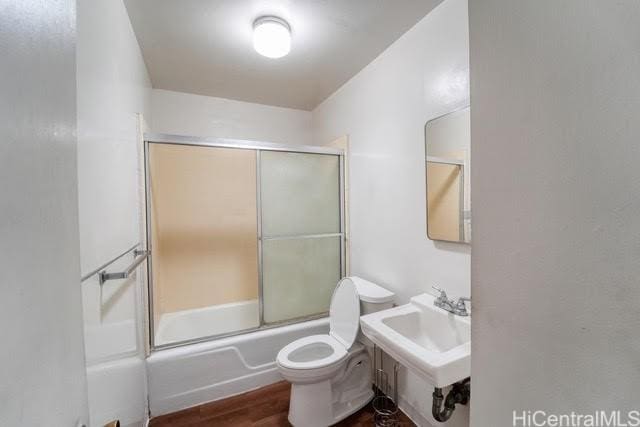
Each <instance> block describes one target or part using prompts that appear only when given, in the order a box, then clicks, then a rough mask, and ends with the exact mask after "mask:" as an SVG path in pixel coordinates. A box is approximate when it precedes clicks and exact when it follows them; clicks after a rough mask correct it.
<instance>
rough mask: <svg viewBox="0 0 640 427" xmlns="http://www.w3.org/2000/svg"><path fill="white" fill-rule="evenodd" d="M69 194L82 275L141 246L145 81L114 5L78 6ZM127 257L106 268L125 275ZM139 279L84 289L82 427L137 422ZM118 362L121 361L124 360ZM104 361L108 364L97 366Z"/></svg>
mask: <svg viewBox="0 0 640 427" xmlns="http://www.w3.org/2000/svg"><path fill="white" fill-rule="evenodd" d="M77 8H78V16H77V22H78V46H77V50H78V52H77V53H78V64H77V73H78V75H77V88H78V187H79V209H80V249H81V261H82V273H83V275H84V274H87V273H89V272H91V271H92V270H94V269H96V268H97V267H99V266H100V265H102V264H104V263H105V262H107V261H109V260H111V259H113V258H114V257H116V256H117V255H119V254H121V253H122V252H124V251H126V250H127V249H129V248H130V247H131V246H133V245H134V244H135V243H137V242H139V241H140V225H139V211H140V209H139V201H140V200H139V199H140V197H139V194H140V192H139V186H138V183H139V181H138V178H139V175H138V167H139V163H138V161H139V156H138V118H137V113H142V114H143V115H144V116H145V117H146V119H147V120H149V115H150V98H151V83H150V80H149V77H148V75H147V70H146V67H145V64H144V61H143V59H142V55H141V52H140V49H139V47H138V43H137V41H136V38H135V34H134V32H133V29H132V28H131V24H130V22H129V17H128V15H127V11H126V9H125V7H124V4H123V2H122V0H78V2H77ZM131 259H132V255H129V256H127V257H125V258H122V259H120V260H119V261H117V262H116V263H114V264H112V265H111V266H109V270H113V271H116V270H119V269H123V268H126V267H127V265H128V264H129V263H130V262H131ZM139 286H140V281H137V280H115V281H110V282H107V283H106V284H105V285H103V286H102V289H101V288H100V285H99V283H98V278H97V276H93V277H91V278H90V279H88V280H86V281H85V282H84V283H83V287H82V290H83V308H84V322H85V336H86V343H87V358H88V360H87V363H88V371H87V372H88V383H89V404H90V405H89V406H90V412H91V424H92V425H96V426H99V425H103V424H104V423H106V422H107V421H109V420H112V419H116V418H119V419H120V420H121V422H122V423H123V425H126V424H130V423H132V422H134V421H135V422H139V421H143V419H144V417H145V415H146V409H145V405H146V395H145V393H146V378H145V369H144V361H143V355H144V353H143V351H144V347H143V345H142V342H141V340H140V337H141V336H142V322H141V319H142V311H143V307H142V302H141V301H140V298H139V295H140V293H141V289H140V287H139ZM125 357H126V358H125ZM106 361H111V362H109V363H103V362H106Z"/></svg>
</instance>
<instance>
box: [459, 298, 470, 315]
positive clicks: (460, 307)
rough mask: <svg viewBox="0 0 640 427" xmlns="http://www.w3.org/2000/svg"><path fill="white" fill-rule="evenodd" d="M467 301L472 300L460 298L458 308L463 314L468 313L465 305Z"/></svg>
mask: <svg viewBox="0 0 640 427" xmlns="http://www.w3.org/2000/svg"><path fill="white" fill-rule="evenodd" d="M465 301H469V302H471V298H468V297H460V298H458V302H457V303H456V308H457V309H458V310H460V311H462V312H465V313H466V312H467V305H466V304H465Z"/></svg>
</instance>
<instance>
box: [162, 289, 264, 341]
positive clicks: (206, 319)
mask: <svg viewBox="0 0 640 427" xmlns="http://www.w3.org/2000/svg"><path fill="white" fill-rule="evenodd" d="M259 324H260V308H259V306H258V300H257V299H254V300H247V301H239V302H234V303H229V304H220V305H214V306H211V307H203V308H196V309H192V310H182V311H176V312H173V313H166V314H163V315H162V316H160V321H159V322H158V329H157V331H156V333H155V345H156V346H160V345H164V344H170V343H174V342H180V341H188V340H192V339H197V338H202V337H209V336H213V335H222V334H226V333H229V332H235V331H241V330H243V329H251V328H256V327H258V325H259Z"/></svg>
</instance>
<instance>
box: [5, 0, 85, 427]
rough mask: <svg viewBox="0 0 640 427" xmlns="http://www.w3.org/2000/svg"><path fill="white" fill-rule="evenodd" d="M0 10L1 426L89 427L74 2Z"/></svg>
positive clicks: (9, 5) (28, 0)
mask: <svg viewBox="0 0 640 427" xmlns="http://www.w3.org/2000/svg"><path fill="white" fill-rule="evenodd" d="M1 9H2V13H0V53H1V54H2V65H0V68H1V70H2V71H1V72H0V74H1V75H2V78H1V79H0V93H2V97H1V99H2V101H1V102H0V120H1V121H2V123H1V125H0V194H1V195H2V197H0V325H1V326H0V331H1V332H0V342H2V350H0V425H3V426H44V425H56V426H64V427H67V426H68V427H71V426H76V425H77V422H78V421H81V422H83V423H87V422H88V411H87V396H86V380H85V371H84V347H83V340H82V313H81V304H80V255H79V248H78V193H77V184H78V180H77V175H76V147H77V145H76V84H75V77H76V69H75V65H76V57H75V54H76V51H75V43H76V23H75V1H73V0H50V1H47V2H42V1H32V0H22V1H16V2H3V3H2V6H1Z"/></svg>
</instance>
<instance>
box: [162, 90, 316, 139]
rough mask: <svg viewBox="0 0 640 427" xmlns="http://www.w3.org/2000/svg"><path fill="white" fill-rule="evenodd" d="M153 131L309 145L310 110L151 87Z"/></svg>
mask: <svg viewBox="0 0 640 427" xmlns="http://www.w3.org/2000/svg"><path fill="white" fill-rule="evenodd" d="M151 105H152V116H153V121H152V123H151V129H152V131H153V132H155V133H169V134H178V135H190V136H211V137H220V138H236V139H249V140H258V141H267V142H276V143H283V144H297V145H300V144H302V145H310V144H311V142H312V135H311V112H310V111H302V110H294V109H290V108H282V107H272V106H268V105H261V104H252V103H249V102H241V101H234V100H230V99H224V98H214V97H211V96H201V95H193V94H189V93H181V92H172V91H167V90H161V89H154V90H153V94H152V104H151Z"/></svg>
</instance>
